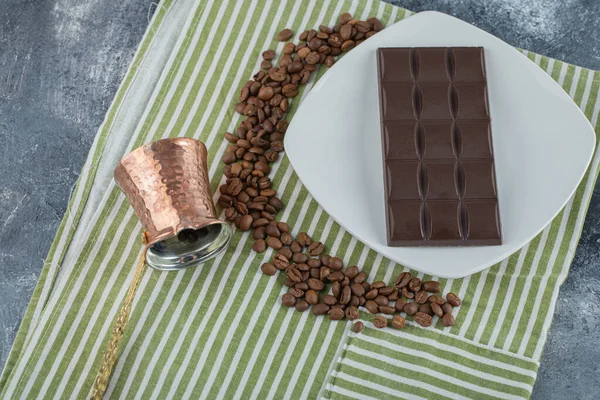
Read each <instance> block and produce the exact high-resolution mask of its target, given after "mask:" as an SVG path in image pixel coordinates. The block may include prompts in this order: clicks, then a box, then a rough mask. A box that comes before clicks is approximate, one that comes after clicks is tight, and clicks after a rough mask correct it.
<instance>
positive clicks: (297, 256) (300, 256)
mask: <svg viewBox="0 0 600 400" xmlns="http://www.w3.org/2000/svg"><path fill="white" fill-rule="evenodd" d="M292 261H293V262H295V263H296V264H301V263H306V262H308V256H307V255H306V254H304V253H294V255H293V256H292Z"/></svg>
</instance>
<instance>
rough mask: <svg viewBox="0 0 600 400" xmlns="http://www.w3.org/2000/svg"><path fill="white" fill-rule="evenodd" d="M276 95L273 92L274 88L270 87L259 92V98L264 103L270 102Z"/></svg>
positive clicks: (265, 87) (264, 87)
mask: <svg viewBox="0 0 600 400" xmlns="http://www.w3.org/2000/svg"><path fill="white" fill-rule="evenodd" d="M274 94H275V92H274V91H273V88H272V87H268V86H263V87H262V88H260V90H259V91H258V97H259V98H260V99H261V100H264V101H267V100H270V99H271V98H272V97H273V95H274Z"/></svg>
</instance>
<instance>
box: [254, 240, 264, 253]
mask: <svg viewBox="0 0 600 400" xmlns="http://www.w3.org/2000/svg"><path fill="white" fill-rule="evenodd" d="M266 249H267V244H266V243H265V241H264V239H258V240H257V241H255V242H254V244H253V245H252V250H254V251H255V252H257V253H263V252H264V251H265V250H266Z"/></svg>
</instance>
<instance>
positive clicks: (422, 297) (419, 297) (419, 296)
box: [415, 290, 429, 304]
mask: <svg viewBox="0 0 600 400" xmlns="http://www.w3.org/2000/svg"><path fill="white" fill-rule="evenodd" d="M428 297H429V294H428V293H427V292H426V291H424V290H421V291H420V292H417V293H416V294H415V301H416V302H417V303H419V304H425V302H426V301H427V298H428Z"/></svg>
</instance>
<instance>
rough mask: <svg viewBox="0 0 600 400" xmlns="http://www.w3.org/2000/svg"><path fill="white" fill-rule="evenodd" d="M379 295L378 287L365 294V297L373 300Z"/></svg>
mask: <svg viewBox="0 0 600 400" xmlns="http://www.w3.org/2000/svg"><path fill="white" fill-rule="evenodd" d="M378 295H379V291H378V290H377V289H371V290H369V291H368V292H367V293H366V294H365V299H367V300H373V299H374V298H375V297H377V296H378Z"/></svg>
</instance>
